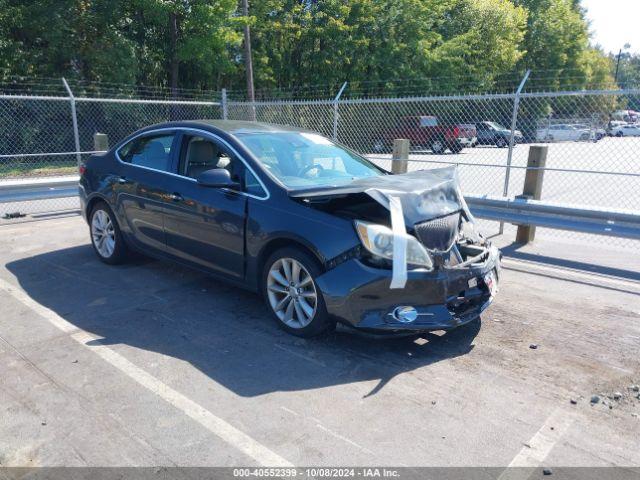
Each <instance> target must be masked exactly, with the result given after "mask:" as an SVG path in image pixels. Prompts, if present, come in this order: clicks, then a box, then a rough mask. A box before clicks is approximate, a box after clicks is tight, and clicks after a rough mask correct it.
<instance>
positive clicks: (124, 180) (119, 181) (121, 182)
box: [118, 177, 127, 185]
mask: <svg viewBox="0 0 640 480" xmlns="http://www.w3.org/2000/svg"><path fill="white" fill-rule="evenodd" d="M118 183H119V184H120V185H124V184H125V183H127V177H120V178H119V179H118Z"/></svg>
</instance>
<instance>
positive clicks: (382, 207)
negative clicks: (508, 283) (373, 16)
mask: <svg viewBox="0 0 640 480" xmlns="http://www.w3.org/2000/svg"><path fill="white" fill-rule="evenodd" d="M80 173H81V176H80V198H81V204H82V211H83V214H84V215H85V218H86V220H87V223H88V224H89V230H90V236H91V241H92V244H93V247H94V250H95V252H96V254H97V255H98V257H99V258H100V260H102V261H103V262H105V263H108V264H117V263H121V262H123V261H124V260H126V258H127V253H128V252H129V251H131V250H135V251H139V252H142V253H144V254H146V255H151V256H154V257H158V258H162V259H170V260H174V261H177V262H180V263H183V264H186V265H189V266H191V267H194V268H198V269H201V270H203V271H205V272H207V273H210V274H212V275H214V276H218V277H220V278H222V279H224V280H227V281H231V282H233V283H235V284H237V285H239V286H242V287H245V288H249V289H251V290H255V291H258V292H260V293H261V294H262V295H263V296H264V299H265V301H266V303H267V305H268V307H269V310H270V312H271V313H272V315H273V318H274V319H275V320H276V321H277V323H278V324H279V325H280V326H281V327H282V328H284V329H285V330H286V331H288V332H290V333H292V334H294V335H299V336H312V335H317V334H319V333H322V332H324V331H327V330H329V329H331V328H333V327H334V326H335V325H336V322H341V323H344V324H347V325H350V326H352V327H355V328H358V329H363V330H367V331H375V332H388V333H397V332H407V331H410V332H411V331H412V332H421V331H430V330H448V329H451V328H454V327H457V326H460V325H462V324H465V323H468V322H471V321H473V320H475V319H477V318H478V317H479V315H480V313H481V312H482V311H483V310H484V309H485V308H486V307H487V306H488V305H489V304H490V303H491V302H492V300H493V298H494V295H495V293H496V291H497V282H498V277H499V275H500V253H499V251H498V250H497V249H496V248H495V247H494V246H492V245H491V244H490V243H489V242H488V241H487V240H486V239H484V238H483V237H482V236H481V235H480V234H478V232H477V231H476V228H475V224H474V221H473V217H472V216H471V213H470V212H469V209H468V208H467V206H466V204H465V202H464V198H463V197H462V194H461V192H460V187H459V184H458V181H457V177H456V171H455V169H453V168H441V169H433V170H423V171H416V172H411V173H407V174H402V175H391V174H389V173H388V172H386V171H384V170H383V169H381V168H379V167H377V166H376V165H375V164H373V163H372V162H370V161H369V160H367V159H366V158H364V157H362V156H360V155H358V154H356V153H354V152H353V151H350V150H349V149H347V148H346V147H343V146H340V145H338V144H336V143H335V142H333V141H331V140H329V139H327V138H325V137H323V136H321V135H318V134H316V133H313V132H309V131H304V130H300V129H294V128H289V127H283V126H279V125H269V124H263V123H256V122H233V121H215V120H214V121H188V122H171V123H164V124H160V125H154V126H151V127H147V128H145V129H142V130H140V131H138V132H136V133H134V134H133V135H131V136H130V137H128V138H127V139H125V140H124V141H122V142H120V143H119V144H118V145H116V146H115V147H114V148H112V149H111V150H110V151H108V152H106V153H104V154H99V155H93V156H91V157H90V158H89V159H88V160H87V161H86V163H85V164H83V165H82V166H81V168H80Z"/></svg>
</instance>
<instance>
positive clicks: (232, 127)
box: [148, 120, 305, 135]
mask: <svg viewBox="0 0 640 480" xmlns="http://www.w3.org/2000/svg"><path fill="white" fill-rule="evenodd" d="M167 127H192V128H193V127H196V128H197V127H201V128H202V127H205V128H206V127H214V128H217V129H219V130H222V131H223V132H226V133H229V134H231V135H234V134H238V133H264V132H303V131H305V130H304V129H302V128H298V127H291V126H288V125H276V124H274V123H263V122H248V121H243V120H185V121H180V122H165V123H159V124H156V125H153V126H152V127H148V128H167Z"/></svg>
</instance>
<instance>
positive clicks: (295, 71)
mask: <svg viewBox="0 0 640 480" xmlns="http://www.w3.org/2000/svg"><path fill="white" fill-rule="evenodd" d="M245 22H249V23H250V25H251V28H252V46H253V55H254V58H253V62H254V70H255V72H254V76H255V83H256V88H257V90H258V92H260V90H261V89H263V90H264V89H273V88H276V87H277V88H281V89H283V90H288V91H291V90H295V89H301V88H302V89H304V90H305V92H306V94H307V95H309V94H310V93H315V94H316V96H322V97H326V96H327V95H329V94H335V92H336V90H337V88H338V87H339V85H340V84H341V83H342V82H344V81H349V83H350V87H349V90H348V91H349V92H350V93H351V94H357V93H361V94H367V95H376V94H380V93H382V92H385V93H399V94H401V93H403V92H404V91H406V88H407V85H411V86H412V87H413V88H414V92H413V93H417V92H415V89H418V88H419V89H421V91H423V92H453V91H461V90H464V91H472V90H484V91H487V90H495V89H501V88H503V87H505V88H508V89H510V90H512V89H513V88H514V86H515V85H517V83H518V80H519V79H520V78H521V76H522V73H523V72H524V70H526V69H528V68H529V69H531V70H532V71H533V72H534V74H533V76H532V80H531V83H530V87H539V88H545V89H552V88H557V89H566V88H588V87H601V88H602V87H612V86H613V82H612V74H611V72H612V62H611V60H610V59H609V58H607V57H606V56H605V55H604V54H603V53H602V52H601V51H599V50H595V49H593V48H591V47H590V46H589V33H588V24H587V21H586V20H585V15H584V12H583V11H582V9H581V7H580V2H579V0H350V1H347V0H260V1H258V0H253V1H252V2H251V5H250V17H249V18H245V17H243V16H242V15H241V14H240V13H239V5H238V1H237V0H216V1H211V0H40V1H38V2H25V1H24V0H0V72H1V73H3V74H4V75H20V76H29V77H35V76H40V77H54V78H57V77H60V76H65V77H67V78H72V79H78V80H82V81H87V82H95V81H99V82H114V83H118V84H133V85H149V86H155V87H164V88H171V87H176V86H179V87H181V88H196V89H216V90H217V89H219V88H221V87H223V86H224V87H227V88H231V89H235V90H244V85H245V84H244V63H243V62H244V58H243V49H242V32H241V29H242V26H243V25H244V24H245ZM425 78H426V79H428V80H424V79H425ZM318 85H321V86H323V88H322V89H316V86H318ZM314 89H316V90H314Z"/></svg>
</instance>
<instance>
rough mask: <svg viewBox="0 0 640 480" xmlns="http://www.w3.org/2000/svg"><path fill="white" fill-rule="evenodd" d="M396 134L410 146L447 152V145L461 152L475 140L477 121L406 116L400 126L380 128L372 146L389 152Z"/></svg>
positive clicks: (435, 151)
mask: <svg viewBox="0 0 640 480" xmlns="http://www.w3.org/2000/svg"><path fill="white" fill-rule="evenodd" d="M396 138H406V139H408V140H409V141H410V142H411V147H423V148H428V149H429V150H431V151H432V152H433V153H444V152H445V151H446V150H447V149H449V150H450V151H451V152H453V153H459V152H461V151H462V149H463V148H464V147H470V146H472V145H473V144H474V143H475V141H476V127H475V125H474V124H465V123H457V124H456V123H446V122H443V121H441V120H439V119H438V118H437V117H435V116H429V115H422V116H416V117H404V118H403V119H402V120H401V121H400V125H398V126H397V127H395V128H392V129H390V130H386V131H384V132H381V134H380V137H379V138H378V140H376V142H375V143H374V145H373V149H374V150H375V151H376V152H385V151H387V152H388V151H390V150H391V147H392V145H393V140H394V139H396Z"/></svg>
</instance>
